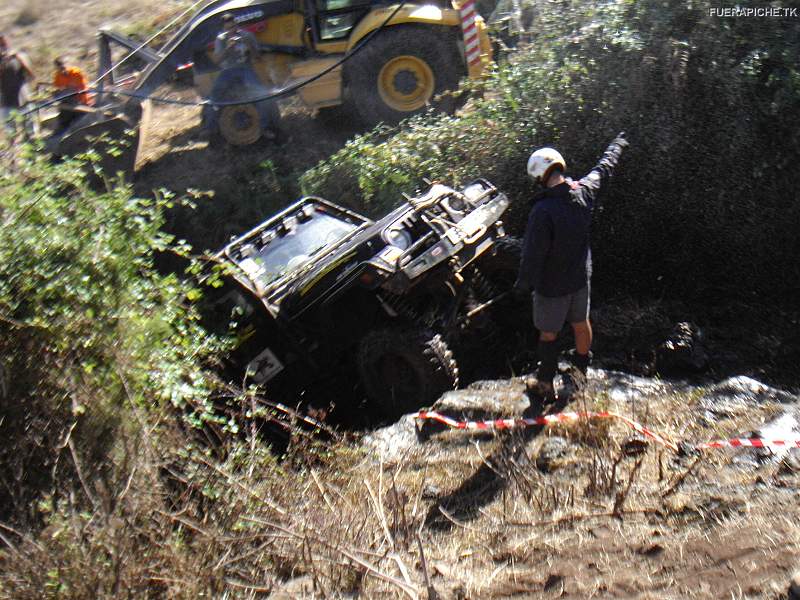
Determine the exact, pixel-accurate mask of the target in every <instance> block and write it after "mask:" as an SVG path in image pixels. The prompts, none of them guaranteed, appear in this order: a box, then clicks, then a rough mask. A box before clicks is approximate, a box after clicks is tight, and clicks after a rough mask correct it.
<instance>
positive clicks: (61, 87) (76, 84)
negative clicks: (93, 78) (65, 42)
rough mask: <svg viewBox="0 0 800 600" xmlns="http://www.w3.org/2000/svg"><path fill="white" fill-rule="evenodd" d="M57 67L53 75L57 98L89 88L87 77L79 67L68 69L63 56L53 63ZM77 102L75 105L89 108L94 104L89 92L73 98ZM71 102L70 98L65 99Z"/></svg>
mask: <svg viewBox="0 0 800 600" xmlns="http://www.w3.org/2000/svg"><path fill="white" fill-rule="evenodd" d="M53 64H54V65H55V67H56V72H55V73H54V74H53V87H54V88H55V90H56V97H59V96H61V95H64V94H71V93H74V92H78V91H80V90H85V89H86V88H87V87H88V85H89V84H88V83H87V82H86V75H84V74H83V71H81V70H80V69H79V68H78V67H68V66H67V65H66V61H65V60H64V57H63V56H60V57H58V58H57V59H55V60H54V61H53ZM73 98H75V101H74V102H73V104H85V105H87V106H89V105H91V104H92V101H91V98H90V97H89V93H88V92H81V93H80V94H77V95H76V96H73ZM65 100H67V101H69V100H70V98H65Z"/></svg>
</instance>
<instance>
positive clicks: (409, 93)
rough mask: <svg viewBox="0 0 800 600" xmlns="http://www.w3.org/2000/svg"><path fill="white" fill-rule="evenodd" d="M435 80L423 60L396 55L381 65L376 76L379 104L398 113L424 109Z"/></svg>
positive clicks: (431, 94)
mask: <svg viewBox="0 0 800 600" xmlns="http://www.w3.org/2000/svg"><path fill="white" fill-rule="evenodd" d="M435 85H436V79H435V78H434V76H433V71H432V70H431V68H430V67H429V66H428V63H426V62H425V61H424V60H422V59H420V58H417V57H416V56H408V55H405V56H398V57H395V58H393V59H392V60H390V61H389V62H387V63H386V64H385V65H383V68H382V69H381V72H380V73H379V74H378V93H379V94H380V96H381V99H382V100H383V102H384V103H385V104H386V105H387V106H389V107H390V108H393V109H394V110H397V111H400V112H411V111H414V110H418V109H420V108H422V107H423V106H425V104H426V103H427V102H428V101H429V100H430V99H431V96H433V90H434V89H435Z"/></svg>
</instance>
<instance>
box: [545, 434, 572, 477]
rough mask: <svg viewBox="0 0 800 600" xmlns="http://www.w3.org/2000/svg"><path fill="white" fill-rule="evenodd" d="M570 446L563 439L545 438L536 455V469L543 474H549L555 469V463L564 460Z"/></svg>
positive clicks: (556, 437)
mask: <svg viewBox="0 0 800 600" xmlns="http://www.w3.org/2000/svg"><path fill="white" fill-rule="evenodd" d="M570 448H571V445H570V443H569V441H568V440H566V439H564V438H563V437H559V436H553V437H550V438H547V439H546V440H545V441H544V443H543V444H542V445H541V447H540V448H539V452H538V453H537V454H536V468H537V469H539V470H540V471H542V472H543V473H550V472H552V471H555V470H556V468H557V464H556V463H557V461H558V460H559V459H562V458H564V457H565V456H566V455H567V453H568V452H569V450H570Z"/></svg>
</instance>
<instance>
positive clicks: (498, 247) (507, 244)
mask: <svg viewBox="0 0 800 600" xmlns="http://www.w3.org/2000/svg"><path fill="white" fill-rule="evenodd" d="M492 250H493V252H491V253H488V254H486V255H485V256H482V257H481V258H480V267H481V270H482V271H483V272H484V273H486V274H487V276H489V274H490V273H491V274H492V275H491V276H492V278H493V279H494V280H496V281H493V283H495V284H500V283H503V282H502V281H500V279H504V280H507V279H508V278H509V277H510V276H511V275H512V274H513V276H514V278H515V279H516V274H517V271H518V270H519V262H520V260H521V259H522V240H521V239H519V238H516V237H512V236H508V235H507V236H504V237H501V238H497V239H496V240H494V247H493V249H492ZM513 283H514V280H511V282H510V284H511V285H513ZM509 289H510V288H509ZM499 291H505V289H503V290H499Z"/></svg>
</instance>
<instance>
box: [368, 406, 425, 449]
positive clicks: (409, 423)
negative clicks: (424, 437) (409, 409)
mask: <svg viewBox="0 0 800 600" xmlns="http://www.w3.org/2000/svg"><path fill="white" fill-rule="evenodd" d="M418 443H419V440H418V438H417V423H416V419H414V415H404V416H403V417H401V418H400V420H399V421H397V423H395V424H394V425H389V426H387V427H381V428H380V429H376V430H375V431H373V432H372V433H371V434H369V435H368V436H366V437H365V438H364V446H366V447H368V448H369V449H370V450H373V451H374V452H375V453H376V454H377V455H380V456H382V457H383V458H384V459H387V460H391V459H393V458H398V457H400V456H401V455H403V454H404V453H405V452H406V451H407V450H408V449H409V448H411V447H412V446H416V445H417V444H418Z"/></svg>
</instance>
